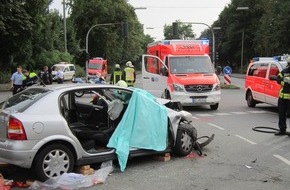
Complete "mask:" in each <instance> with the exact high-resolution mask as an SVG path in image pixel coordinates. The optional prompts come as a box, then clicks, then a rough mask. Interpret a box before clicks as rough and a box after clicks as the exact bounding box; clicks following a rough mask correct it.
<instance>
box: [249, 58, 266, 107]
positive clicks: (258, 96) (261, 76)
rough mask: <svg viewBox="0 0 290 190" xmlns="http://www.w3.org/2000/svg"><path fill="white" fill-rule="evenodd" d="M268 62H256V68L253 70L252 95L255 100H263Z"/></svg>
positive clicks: (264, 99)
mask: <svg viewBox="0 0 290 190" xmlns="http://www.w3.org/2000/svg"><path fill="white" fill-rule="evenodd" d="M268 66H269V64H268V63H258V67H257V69H256V70H255V71H254V74H253V76H254V78H253V80H254V83H253V87H252V90H253V96H254V99H255V100H259V101H261V102H265V101H266V98H265V85H266V76H267V70H268Z"/></svg>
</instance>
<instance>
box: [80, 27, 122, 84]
mask: <svg viewBox="0 0 290 190" xmlns="http://www.w3.org/2000/svg"><path fill="white" fill-rule="evenodd" d="M113 24H121V23H107V24H95V25H93V26H92V27H91V28H90V29H89V30H88V32H87V35H86V53H89V34H90V32H91V30H92V29H93V28H95V27H97V26H108V25H113ZM88 68H89V60H86V82H88Z"/></svg>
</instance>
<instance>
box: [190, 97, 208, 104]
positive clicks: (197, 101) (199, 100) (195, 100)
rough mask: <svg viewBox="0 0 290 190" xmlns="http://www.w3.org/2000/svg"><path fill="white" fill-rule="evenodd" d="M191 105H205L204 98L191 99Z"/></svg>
mask: <svg viewBox="0 0 290 190" xmlns="http://www.w3.org/2000/svg"><path fill="white" fill-rule="evenodd" d="M192 101H193V103H205V98H196V99H192Z"/></svg>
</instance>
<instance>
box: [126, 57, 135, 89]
mask: <svg viewBox="0 0 290 190" xmlns="http://www.w3.org/2000/svg"><path fill="white" fill-rule="evenodd" d="M126 66H127V67H126V68H125V69H124V77H123V79H124V80H125V82H126V83H127V84H128V86H129V87H130V86H134V83H135V80H136V73H135V69H134V65H133V64H132V62H131V61H128V62H127V63H126Z"/></svg>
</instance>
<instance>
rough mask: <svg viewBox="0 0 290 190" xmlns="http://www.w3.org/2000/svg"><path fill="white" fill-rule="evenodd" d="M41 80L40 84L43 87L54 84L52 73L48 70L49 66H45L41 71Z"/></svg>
mask: <svg viewBox="0 0 290 190" xmlns="http://www.w3.org/2000/svg"><path fill="white" fill-rule="evenodd" d="M38 76H39V78H40V79H41V82H40V84H41V85H49V84H51V83H52V82H51V81H52V75H51V72H49V70H48V66H44V67H43V70H42V71H40V73H39V74H38Z"/></svg>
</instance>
